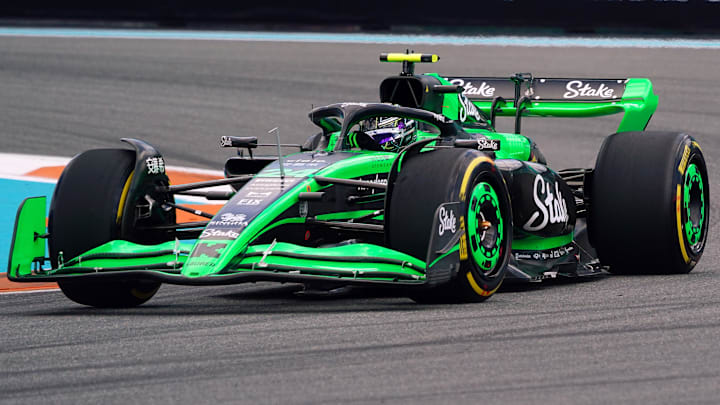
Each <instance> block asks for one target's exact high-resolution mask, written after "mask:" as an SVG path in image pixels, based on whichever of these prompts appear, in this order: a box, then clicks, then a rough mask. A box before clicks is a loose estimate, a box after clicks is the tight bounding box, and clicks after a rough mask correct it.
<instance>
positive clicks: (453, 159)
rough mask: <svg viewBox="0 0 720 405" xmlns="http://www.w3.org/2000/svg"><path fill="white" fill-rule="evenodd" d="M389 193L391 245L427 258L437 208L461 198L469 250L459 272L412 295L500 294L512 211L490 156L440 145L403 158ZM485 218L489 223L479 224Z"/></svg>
mask: <svg viewBox="0 0 720 405" xmlns="http://www.w3.org/2000/svg"><path fill="white" fill-rule="evenodd" d="M463 183H464V184H463ZM463 185H464V186H465V187H464V188H463ZM461 190H464V192H465V193H464V197H461ZM389 198H390V200H389V207H388V209H387V211H386V222H385V227H386V229H387V240H388V243H389V245H390V247H392V248H393V249H396V250H399V251H401V252H404V253H408V254H410V255H412V256H414V257H417V258H420V259H423V260H424V259H425V258H426V256H427V250H428V244H429V241H430V235H431V233H432V232H434V230H433V229H432V224H433V220H434V217H435V210H436V209H437V208H438V206H439V205H440V204H443V203H446V202H453V201H460V202H462V208H461V210H460V212H461V213H462V217H461V218H458V222H459V224H458V225H459V228H460V230H461V231H462V232H464V235H462V236H461V238H464V239H463V240H461V246H462V245H463V244H464V245H465V254H464V255H463V253H462V250H463V249H462V248H461V260H460V267H459V272H458V273H457V275H456V276H455V277H454V278H452V279H451V280H450V281H449V282H448V283H445V284H441V285H438V286H435V287H431V288H427V289H424V290H418V291H417V292H413V293H412V294H411V295H410V297H411V298H412V299H413V300H415V301H417V302H420V303H455V302H480V301H484V300H486V299H487V298H489V297H490V296H491V295H492V294H493V293H495V291H496V290H497V289H498V288H499V287H500V284H501V283H502V281H503V278H504V277H505V274H506V272H507V262H508V259H509V255H510V250H511V249H510V247H511V242H512V212H511V206H510V198H509V196H508V191H507V186H506V184H505V181H504V180H503V178H502V175H501V174H500V172H499V170H498V169H497V168H496V167H495V165H494V163H493V162H492V160H491V159H490V158H488V157H487V156H486V155H485V154H483V153H481V152H478V151H475V150H469V149H439V150H435V151H433V152H427V153H423V154H421V155H420V156H415V157H412V158H409V159H406V160H403V161H402V170H401V171H400V172H399V173H398V175H397V178H396V180H395V181H394V183H393V187H392V194H391V195H390V197H389ZM483 222H485V223H486V224H487V223H489V224H491V226H490V228H488V229H487V230H485V231H483V230H482V229H480V227H479V225H480V224H481V223H483Z"/></svg>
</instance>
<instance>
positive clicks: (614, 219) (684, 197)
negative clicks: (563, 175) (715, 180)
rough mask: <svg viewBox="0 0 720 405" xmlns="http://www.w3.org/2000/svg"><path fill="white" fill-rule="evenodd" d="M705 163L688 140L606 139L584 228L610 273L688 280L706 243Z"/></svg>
mask: <svg viewBox="0 0 720 405" xmlns="http://www.w3.org/2000/svg"><path fill="white" fill-rule="evenodd" d="M708 186H709V183H708V177H707V168H706V166H705V159H704V157H703V154H702V151H701V150H700V147H699V146H698V144H697V142H696V141H695V140H694V139H693V138H692V137H691V136H689V135H687V134H682V133H673V132H624V133H618V134H614V135H611V136H609V137H608V138H607V139H605V141H604V143H603V145H602V147H601V148H600V152H599V153H598V157H597V162H596V164H595V171H594V173H593V180H592V185H591V208H590V217H589V227H588V230H589V232H590V238H591V243H592V244H593V245H594V246H595V248H596V250H597V252H598V256H599V258H600V262H601V263H602V264H604V265H609V266H610V271H611V272H613V273H623V274H631V273H654V274H673V273H688V272H690V271H691V270H692V269H693V267H695V265H696V264H697V262H698V260H700V257H701V256H702V254H703V250H704V248H705V242H706V240H707V232H708V221H709V214H710V211H709V210H710V194H709V188H708Z"/></svg>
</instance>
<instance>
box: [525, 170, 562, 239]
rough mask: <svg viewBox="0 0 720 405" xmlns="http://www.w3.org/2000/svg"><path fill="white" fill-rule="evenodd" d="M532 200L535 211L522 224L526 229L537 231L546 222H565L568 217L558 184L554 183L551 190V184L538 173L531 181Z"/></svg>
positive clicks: (544, 225)
mask: <svg viewBox="0 0 720 405" xmlns="http://www.w3.org/2000/svg"><path fill="white" fill-rule="evenodd" d="M553 191H554V192H553ZM533 201H535V206H536V207H537V211H535V212H533V214H532V215H531V216H530V219H529V220H528V221H527V222H525V224H524V225H523V229H524V230H526V231H530V232H532V231H539V230H541V229H544V228H545V227H546V226H547V225H548V224H559V223H567V221H568V219H569V218H570V217H569V215H568V210H567V205H566V204H565V199H564V198H563V196H562V193H560V189H559V184H558V183H555V188H554V190H553V188H552V186H551V185H550V184H549V183H547V182H546V181H545V179H543V178H542V176H540V175H539V174H538V175H536V176H535V182H534V183H533Z"/></svg>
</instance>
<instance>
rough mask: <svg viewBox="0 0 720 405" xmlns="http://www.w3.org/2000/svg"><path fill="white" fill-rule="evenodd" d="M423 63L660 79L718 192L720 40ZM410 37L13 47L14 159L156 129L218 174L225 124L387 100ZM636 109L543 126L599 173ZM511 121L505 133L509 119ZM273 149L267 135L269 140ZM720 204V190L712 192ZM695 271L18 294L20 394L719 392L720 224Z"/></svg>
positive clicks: (7, 80)
mask: <svg viewBox="0 0 720 405" xmlns="http://www.w3.org/2000/svg"><path fill="white" fill-rule="evenodd" d="M413 48H414V49H416V50H418V51H433V52H436V53H438V54H440V55H441V57H442V59H441V61H440V62H439V63H438V64H437V65H435V66H431V67H426V66H420V67H418V71H440V72H443V73H448V74H474V75H502V76H504V75H508V74H510V73H514V72H533V73H534V74H536V75H540V76H556V77H575V76H578V77H593V76H597V77H628V76H629V77H650V78H651V79H652V80H653V82H654V84H655V88H656V92H657V93H658V94H659V96H660V107H659V109H658V111H657V113H656V114H655V117H654V118H653V121H652V122H651V124H650V127H649V128H648V129H663V130H678V131H680V130H687V131H689V132H691V133H692V134H693V135H694V136H695V137H696V139H697V140H698V141H699V142H700V144H701V145H702V148H703V150H704V153H705V156H706V159H707V161H708V165H709V172H710V182H711V189H712V191H713V192H714V191H716V190H718V189H719V188H718V187H717V185H718V184H717V179H718V172H719V170H720V168H719V167H718V164H717V158H716V157H717V156H718V154H719V153H720V137H719V136H718V134H717V128H718V127H720V118H719V117H718V110H720V104H719V103H718V98H717V94H718V91H717V83H720V70H718V69H717V66H719V65H720V54H719V53H718V52H717V51H715V50H696V49H694V50H690V49H688V50H683V49H672V50H663V49H651V50H645V49H622V48H618V49H597V48H596V49H589V48H564V49H561V48H540V49H533V48H517V47H486V46H464V47H453V46H437V45H436V46H433V47H432V48H430V47H424V46H417V45H416V46H413ZM404 49H405V48H404V47H403V46H402V45H396V46H392V47H389V46H388V45H368V44H364V45H359V44H358V45H352V44H313V43H303V44H300V43H292V44H288V43H261V42H233V41H224V42H220V41H217V42H216V41H172V40H131V39H77V38H76V39H72V38H68V39H52V38H12V37H4V38H0V55H2V57H1V58H0V128H1V129H0V131H1V133H2V134H1V135H0V150H2V151H4V152H28V153H37V154H50V155H67V156H70V155H73V154H75V153H77V152H79V151H81V150H83V149H87V148H92V147H112V146H115V145H118V143H117V139H118V138H120V137H125V136H130V137H139V138H143V139H145V140H147V141H149V142H151V143H153V144H154V145H156V146H157V147H158V148H159V149H160V150H161V151H162V152H163V153H164V154H165V156H166V159H167V161H168V163H169V164H175V165H189V166H196V167H204V168H219V167H221V164H222V162H223V159H224V158H225V157H226V156H229V155H230V154H231V153H232V152H231V151H222V150H219V149H218V147H217V139H218V138H219V137H220V136H222V135H262V134H264V133H266V132H267V131H268V130H269V129H271V128H273V127H276V126H277V127H280V134H281V136H282V137H283V140H284V141H286V142H301V141H302V140H303V139H304V138H305V137H307V136H308V135H309V134H312V133H315V132H316V130H315V129H314V128H313V126H312V125H311V124H310V123H309V121H308V120H307V119H306V114H307V112H308V111H309V110H310V108H311V106H313V105H315V106H318V105H321V104H326V103H331V102H336V101H348V100H357V101H374V100H376V99H377V85H378V83H379V81H380V80H381V79H382V78H383V77H384V76H386V75H389V74H394V73H396V72H397V70H398V68H399V66H398V65H396V64H380V63H378V62H377V55H378V54H379V53H380V52H382V51H401V50H404ZM617 122H618V120H617V119H615V118H595V119H590V120H572V119H527V120H526V121H525V122H524V131H525V133H526V134H528V135H530V136H532V137H533V138H534V139H535V140H536V141H537V142H538V143H539V144H540V145H541V147H542V149H543V151H544V153H545V155H546V156H547V157H548V159H549V161H550V162H551V164H552V166H553V167H555V168H558V169H559V168H565V167H592V166H593V164H594V159H595V154H596V152H597V150H598V147H599V145H600V143H601V142H602V139H603V137H604V136H605V135H607V134H609V133H611V132H612V130H613V125H616V124H617ZM511 125H512V123H511V121H508V122H507V126H506V127H503V125H500V129H501V130H509V129H510V126H511ZM261 139H262V138H261ZM712 204H713V207H717V206H718V205H717V198H715V197H713V198H712ZM716 212H717V211H713V213H712V216H711V229H710V241H709V244H708V246H707V248H706V249H705V255H704V257H703V259H702V260H701V262H700V264H699V265H698V266H697V267H696V268H695V270H694V271H693V272H692V273H690V274H689V275H679V276H634V277H629V276H628V277H623V276H607V277H603V278H600V279H595V280H593V281H589V282H583V283H571V284H564V283H546V284H544V285H539V286H536V285H533V286H530V287H528V288H520V289H513V290H509V291H508V290H506V291H503V292H501V293H499V294H496V295H495V296H494V297H492V298H491V299H490V300H488V301H487V302H485V303H482V304H472V305H447V306H445V305H443V306H421V305H416V304H414V303H413V302H412V301H410V300H409V299H406V298H403V297H394V296H388V295H383V294H379V293H372V292H362V291H360V292H356V293H354V295H349V296H341V297H334V298H320V297H303V296H298V295H297V294H295V292H296V291H297V289H296V288H295V287H294V286H289V285H284V286H281V285H274V284H257V285H240V286H227V287H177V286H163V288H161V290H160V292H159V293H158V295H157V296H156V297H155V298H153V299H152V300H151V301H150V302H148V303H147V304H146V305H144V306H142V307H139V308H136V309H131V310H97V309H91V308H85V307H82V306H79V305H76V304H74V303H72V302H70V301H69V300H67V299H65V298H64V296H63V295H62V294H61V293H60V292H47V293H29V294H12V295H1V296H0V342H1V344H0V402H2V403H98V402H103V403H121V402H123V403H124V402H128V401H131V402H141V403H168V402H182V403H191V402H201V403H208V402H233V403H339V402H342V403H378V402H389V403H444V402H449V403H480V402H482V403H505V404H507V403H522V404H526V403H553V404H566V403H567V404H584V403H668V404H677V403H685V404H696V403H717V401H718V398H720V366H719V364H720V351H719V350H718V349H717V347H718V345H717V341H718V338H717V337H718V336H720V298H718V294H717V292H718V291H719V290H720V271H718V268H717V267H718V266H717V263H718V259H719V255H720V248H719V247H718V243H717V237H716V235H717V231H718V229H717V228H718V226H717V225H718V216H717V214H716Z"/></svg>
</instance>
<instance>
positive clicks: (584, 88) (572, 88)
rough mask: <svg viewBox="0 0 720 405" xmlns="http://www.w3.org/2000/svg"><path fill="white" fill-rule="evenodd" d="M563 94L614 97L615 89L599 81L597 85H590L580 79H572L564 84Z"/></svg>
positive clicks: (570, 96) (565, 95) (566, 96)
mask: <svg viewBox="0 0 720 405" xmlns="http://www.w3.org/2000/svg"><path fill="white" fill-rule="evenodd" d="M565 90H567V91H566V92H565V94H563V98H577V97H600V98H616V97H615V94H614V93H615V91H614V90H613V89H611V88H610V87H607V86H606V85H605V84H604V83H600V85H599V86H598V87H596V88H595V87H592V86H590V85H589V84H587V83H583V82H582V81H581V80H572V81H569V82H568V84H566V85H565Z"/></svg>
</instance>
